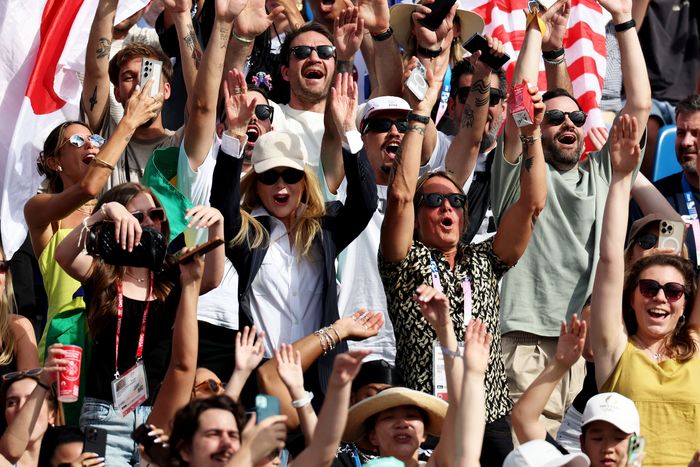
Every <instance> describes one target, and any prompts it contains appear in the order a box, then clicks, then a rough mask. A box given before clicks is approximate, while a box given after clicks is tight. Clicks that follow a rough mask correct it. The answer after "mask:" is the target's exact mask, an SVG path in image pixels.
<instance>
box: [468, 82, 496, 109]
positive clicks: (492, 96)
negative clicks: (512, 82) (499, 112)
mask: <svg viewBox="0 0 700 467" xmlns="http://www.w3.org/2000/svg"><path fill="white" fill-rule="evenodd" d="M470 90H471V86H462V87H461V88H459V89H458V90H457V99H459V102H460V104H466V102H467V97H469V91H470ZM501 99H503V94H501V90H500V89H491V90H490V91H489V105H490V106H491V107H493V106H494V105H498V104H499V103H500V102H501Z"/></svg>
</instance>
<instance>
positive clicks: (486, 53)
mask: <svg viewBox="0 0 700 467" xmlns="http://www.w3.org/2000/svg"><path fill="white" fill-rule="evenodd" d="M463 47H464V48H465V49H466V50H467V51H468V52H471V53H475V52H476V51H477V50H480V51H481V56H480V57H479V60H480V61H482V62H484V63H485V64H487V65H488V66H490V67H491V68H492V69H493V70H498V69H500V68H501V67H503V65H505V64H506V63H508V60H510V55H508V54H503V56H501V57H497V56H495V55H494V54H492V53H491V49H490V48H489V44H488V42H486V38H485V37H484V36H482V35H481V34H479V33H478V32H475V33H474V34H473V35H472V37H470V38H469V39H468V40H467V42H465V43H464V45H463Z"/></svg>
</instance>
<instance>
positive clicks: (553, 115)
mask: <svg viewBox="0 0 700 467" xmlns="http://www.w3.org/2000/svg"><path fill="white" fill-rule="evenodd" d="M567 116H568V117H569V120H571V123H573V124H574V125H576V126H577V127H579V128H580V127H582V126H583V124H584V123H586V117H587V115H586V112H584V111H583V110H574V111H573V112H562V111H561V110H547V111H546V112H545V113H544V119H545V121H546V122H547V123H549V124H551V125H561V124H562V123H564V118H565V117H567Z"/></svg>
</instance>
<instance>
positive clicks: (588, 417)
mask: <svg viewBox="0 0 700 467" xmlns="http://www.w3.org/2000/svg"><path fill="white" fill-rule="evenodd" d="M596 421H601V422H608V423H610V424H612V425H614V426H616V427H617V428H619V429H620V430H622V431H623V432H625V433H628V434H629V433H636V434H639V412H638V411H637V407H636V406H635V405H634V402H632V400H630V399H628V398H626V397H625V396H623V395H621V394H618V393H616V392H603V393H600V394H596V395H595V396H593V397H591V398H590V399H588V402H587V403H586V408H585V409H583V417H582V418H581V426H584V425H587V424H589V423H591V422H596Z"/></svg>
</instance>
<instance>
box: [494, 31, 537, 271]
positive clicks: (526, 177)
mask: <svg viewBox="0 0 700 467" xmlns="http://www.w3.org/2000/svg"><path fill="white" fill-rule="evenodd" d="M538 34H539V33H538ZM528 91H529V92H530V96H531V97H532V102H533V106H534V114H535V121H534V123H533V124H532V125H528V126H525V127H521V128H519V130H520V140H521V147H522V161H521V162H520V164H521V165H520V198H518V200H517V201H516V202H515V203H513V205H512V206H511V207H510V208H508V210H507V211H506V212H505V214H504V215H503V218H502V219H501V223H500V225H499V226H498V231H497V232H496V236H495V238H494V241H493V251H494V253H496V255H497V256H498V257H499V258H501V260H502V261H503V262H505V263H506V264H509V265H511V266H512V265H514V264H515V263H516V262H517V261H518V259H520V257H521V256H522V255H523V253H525V248H527V244H528V242H529V241H530V237H531V236H532V230H533V229H534V228H535V222H536V221H537V216H538V215H539V213H540V211H542V209H544V205H545V201H546V200H547V179H546V175H545V170H546V169H545V165H544V164H545V162H544V152H543V150H542V133H541V132H540V123H541V122H542V117H543V116H544V109H545V105H544V102H542V96H540V95H539V94H538V92H537V87H531V88H529V89H528ZM506 120H508V121H509V122H512V121H513V118H512V116H511V117H510V118H506Z"/></svg>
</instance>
